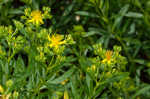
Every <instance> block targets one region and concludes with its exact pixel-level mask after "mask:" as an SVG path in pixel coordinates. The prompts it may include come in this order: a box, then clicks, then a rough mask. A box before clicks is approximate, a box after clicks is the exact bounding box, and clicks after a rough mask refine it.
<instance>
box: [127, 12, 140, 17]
mask: <svg viewBox="0 0 150 99" xmlns="http://www.w3.org/2000/svg"><path fill="white" fill-rule="evenodd" d="M125 16H126V17H132V18H143V14H141V13H137V12H128V13H127V14H126V15H125Z"/></svg>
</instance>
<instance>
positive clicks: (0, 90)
mask: <svg viewBox="0 0 150 99" xmlns="http://www.w3.org/2000/svg"><path fill="white" fill-rule="evenodd" d="M3 92H4V89H3V87H2V86H1V85H0V93H3Z"/></svg>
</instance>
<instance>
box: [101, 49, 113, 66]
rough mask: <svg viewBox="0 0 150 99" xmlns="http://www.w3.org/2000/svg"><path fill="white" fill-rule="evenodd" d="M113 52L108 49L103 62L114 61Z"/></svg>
mask: <svg viewBox="0 0 150 99" xmlns="http://www.w3.org/2000/svg"><path fill="white" fill-rule="evenodd" d="M112 53H113V52H112V51H110V50H108V51H106V53H105V59H104V60H102V62H103V63H108V64H110V63H111V61H112Z"/></svg>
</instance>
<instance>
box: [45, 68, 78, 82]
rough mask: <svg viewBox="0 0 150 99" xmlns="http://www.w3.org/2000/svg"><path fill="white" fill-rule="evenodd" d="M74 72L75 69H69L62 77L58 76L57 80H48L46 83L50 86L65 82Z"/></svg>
mask: <svg viewBox="0 0 150 99" xmlns="http://www.w3.org/2000/svg"><path fill="white" fill-rule="evenodd" d="M75 70H76V69H75V68H71V69H69V70H68V71H67V72H65V73H64V74H63V75H62V76H60V77H58V78H56V79H54V80H48V81H47V83H50V84H59V83H61V82H62V81H64V80H66V79H67V78H68V77H70V76H71V75H72V74H73V72H74V71H75Z"/></svg>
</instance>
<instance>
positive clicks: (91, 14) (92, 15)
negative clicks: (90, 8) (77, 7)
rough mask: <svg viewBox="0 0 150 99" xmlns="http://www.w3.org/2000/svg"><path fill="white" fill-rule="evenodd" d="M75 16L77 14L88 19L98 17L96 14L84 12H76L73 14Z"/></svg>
mask: <svg viewBox="0 0 150 99" xmlns="http://www.w3.org/2000/svg"><path fill="white" fill-rule="evenodd" d="M75 14H78V15H81V16H88V17H92V18H99V16H98V15H97V14H95V13H90V12H86V11H77V12H75Z"/></svg>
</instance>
